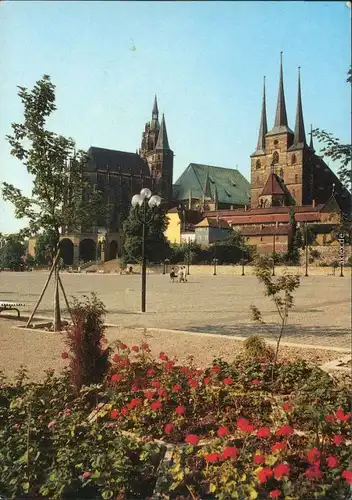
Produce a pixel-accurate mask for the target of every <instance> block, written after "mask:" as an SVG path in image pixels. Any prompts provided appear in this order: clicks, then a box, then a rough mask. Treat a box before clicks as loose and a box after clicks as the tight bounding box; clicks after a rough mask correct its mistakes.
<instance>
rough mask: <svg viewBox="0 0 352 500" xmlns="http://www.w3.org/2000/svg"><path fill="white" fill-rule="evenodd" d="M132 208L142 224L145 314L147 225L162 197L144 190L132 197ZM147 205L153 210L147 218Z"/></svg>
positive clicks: (143, 309) (143, 303)
mask: <svg viewBox="0 0 352 500" xmlns="http://www.w3.org/2000/svg"><path fill="white" fill-rule="evenodd" d="M131 203H132V207H133V208H136V209H137V210H136V217H137V219H138V220H139V222H140V223H141V224H142V229H143V232H142V312H145V297H146V289H147V280H146V267H147V266H146V257H145V239H146V233H147V225H148V224H150V223H151V221H152V220H153V219H154V216H155V212H154V209H155V208H157V207H158V206H159V205H160V203H161V198H160V196H158V195H156V194H154V195H152V192H151V191H150V189H148V188H143V189H142V190H141V192H140V194H135V195H134V196H133V197H132V201H131ZM147 205H148V206H149V207H150V208H151V209H152V213H151V215H150V216H149V217H147Z"/></svg>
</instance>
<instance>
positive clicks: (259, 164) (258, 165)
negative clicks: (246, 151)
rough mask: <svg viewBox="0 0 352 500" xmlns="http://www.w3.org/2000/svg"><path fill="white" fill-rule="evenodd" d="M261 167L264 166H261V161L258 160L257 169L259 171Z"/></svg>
mask: <svg viewBox="0 0 352 500" xmlns="http://www.w3.org/2000/svg"><path fill="white" fill-rule="evenodd" d="M261 166H262V165H261V163H260V160H257V161H256V162H255V168H256V169H257V170H259V169H260V167H261Z"/></svg>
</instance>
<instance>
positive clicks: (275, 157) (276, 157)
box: [273, 151, 279, 165]
mask: <svg viewBox="0 0 352 500" xmlns="http://www.w3.org/2000/svg"><path fill="white" fill-rule="evenodd" d="M276 163H279V153H278V152H277V151H274V154H273V164H274V165H275V164H276Z"/></svg>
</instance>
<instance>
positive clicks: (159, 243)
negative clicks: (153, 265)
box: [121, 207, 170, 265]
mask: <svg viewBox="0 0 352 500" xmlns="http://www.w3.org/2000/svg"><path fill="white" fill-rule="evenodd" d="M138 210H140V208H139V207H135V208H133V207H131V210H130V213H129V216H128V217H127V219H126V220H125V222H124V224H123V250H122V259H121V260H122V264H123V265H124V264H127V263H130V262H140V261H141V258H142V231H143V225H142V223H141V222H140V221H139V219H138ZM146 210H147V219H149V218H150V217H151V214H152V212H151V211H152V209H151V208H149V207H147V209H146ZM153 210H154V218H153V220H152V221H151V222H150V223H149V224H148V225H147V227H146V246H145V255H146V258H147V262H161V261H162V260H164V259H165V258H166V257H168V256H169V255H170V246H169V243H168V241H167V239H166V237H165V235H164V232H165V231H166V228H167V225H168V221H167V217H166V211H165V209H164V208H163V207H158V208H154V209H153Z"/></svg>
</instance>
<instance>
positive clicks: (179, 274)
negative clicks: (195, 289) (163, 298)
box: [177, 266, 184, 283]
mask: <svg viewBox="0 0 352 500" xmlns="http://www.w3.org/2000/svg"><path fill="white" fill-rule="evenodd" d="M177 274H178V281H179V283H182V281H184V274H183V266H181V267H180V269H179V270H178V273H177Z"/></svg>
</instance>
